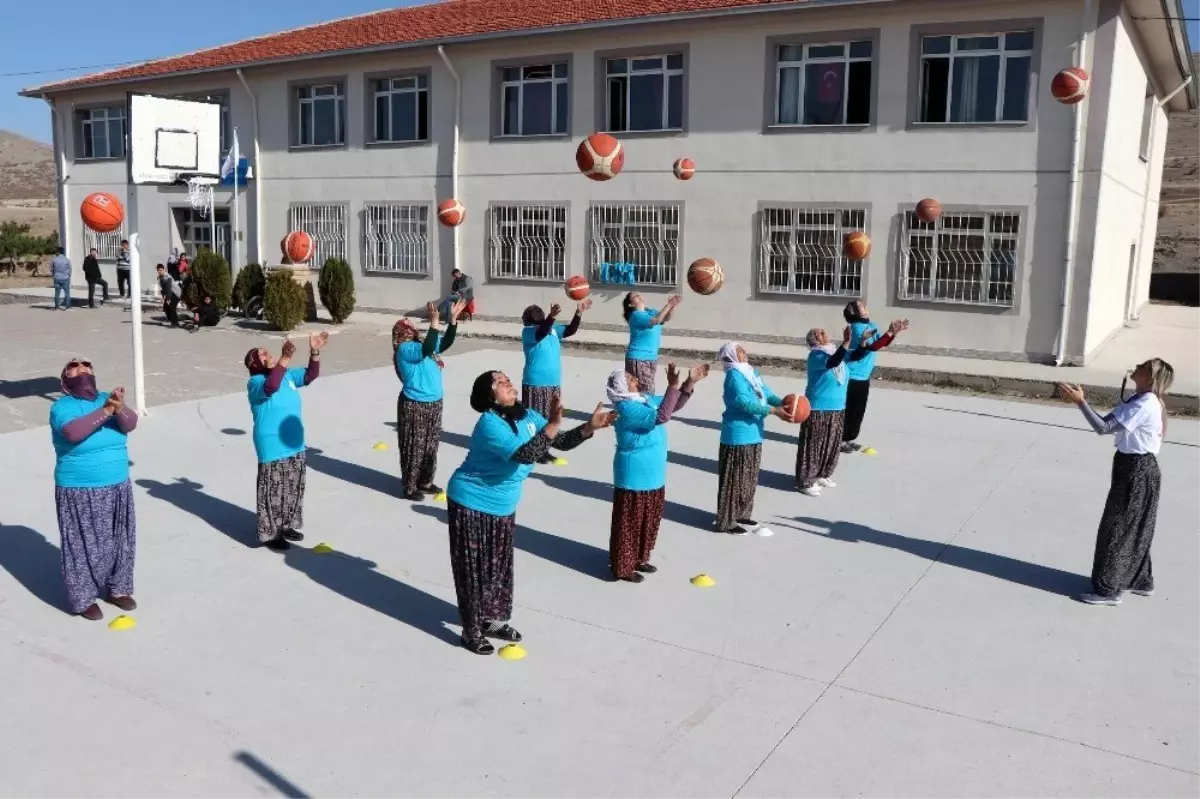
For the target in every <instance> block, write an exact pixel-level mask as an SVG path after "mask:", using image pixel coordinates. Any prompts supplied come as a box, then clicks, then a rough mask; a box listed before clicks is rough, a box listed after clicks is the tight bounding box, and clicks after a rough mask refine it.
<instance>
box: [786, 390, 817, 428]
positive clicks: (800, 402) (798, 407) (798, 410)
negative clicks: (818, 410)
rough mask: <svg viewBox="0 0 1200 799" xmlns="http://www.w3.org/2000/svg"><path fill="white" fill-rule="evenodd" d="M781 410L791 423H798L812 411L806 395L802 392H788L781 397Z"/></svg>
mask: <svg viewBox="0 0 1200 799" xmlns="http://www.w3.org/2000/svg"><path fill="white" fill-rule="evenodd" d="M783 412H784V413H786V414H787V417H788V420H789V421H791V422H792V423H793V424H800V423H801V422H803V421H804V420H805V419H807V418H808V415H809V414H810V413H811V412H812V406H811V405H809V404H808V397H806V396H804V395H803V394H788V395H787V396H786V397H784V398H783Z"/></svg>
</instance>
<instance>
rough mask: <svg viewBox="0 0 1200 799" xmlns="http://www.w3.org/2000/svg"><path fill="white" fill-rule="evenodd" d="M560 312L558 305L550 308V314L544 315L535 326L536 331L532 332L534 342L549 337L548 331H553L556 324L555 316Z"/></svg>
mask: <svg viewBox="0 0 1200 799" xmlns="http://www.w3.org/2000/svg"><path fill="white" fill-rule="evenodd" d="M561 312H562V306H560V305H559V304H558V303H555V304H554V305H551V306H550V313H548V314H546V318H545V319H543V320H542V321H541V322H540V323H539V324H538V326H537V330H535V331H534V332H533V337H534V339H535V340H536V341H541V340H542V339H544V338H545V337H546V336H548V335H550V331H551V330H553V329H554V323H555V322H557V321H558V320H557V318H556V317H557V316H558V315H559V313H561Z"/></svg>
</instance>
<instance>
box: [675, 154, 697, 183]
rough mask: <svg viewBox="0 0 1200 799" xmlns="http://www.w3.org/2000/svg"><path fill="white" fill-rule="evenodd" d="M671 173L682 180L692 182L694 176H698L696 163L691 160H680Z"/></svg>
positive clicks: (676, 162)
mask: <svg viewBox="0 0 1200 799" xmlns="http://www.w3.org/2000/svg"><path fill="white" fill-rule="evenodd" d="M671 171H672V172H674V173H675V177H677V178H679V179H680V180H691V179H692V175H695V174H696V162H695V161H693V160H692V159H690V158H679V159H677V160H676V161H675V163H674V165H672V167H671Z"/></svg>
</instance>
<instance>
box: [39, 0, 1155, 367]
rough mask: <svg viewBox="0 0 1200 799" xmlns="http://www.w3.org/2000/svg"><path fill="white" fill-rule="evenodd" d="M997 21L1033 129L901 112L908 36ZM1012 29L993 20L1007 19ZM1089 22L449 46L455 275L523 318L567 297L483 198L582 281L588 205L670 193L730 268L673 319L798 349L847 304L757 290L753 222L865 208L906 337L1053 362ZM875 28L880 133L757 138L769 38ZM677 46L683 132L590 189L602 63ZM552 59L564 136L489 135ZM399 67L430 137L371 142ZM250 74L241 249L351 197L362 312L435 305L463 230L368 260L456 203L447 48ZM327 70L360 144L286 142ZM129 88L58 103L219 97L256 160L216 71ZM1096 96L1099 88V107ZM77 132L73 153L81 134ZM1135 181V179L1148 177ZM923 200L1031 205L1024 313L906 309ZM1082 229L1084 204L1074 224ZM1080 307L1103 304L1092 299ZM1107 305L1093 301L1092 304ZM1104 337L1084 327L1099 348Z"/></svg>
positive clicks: (633, 154)
mask: <svg viewBox="0 0 1200 799" xmlns="http://www.w3.org/2000/svg"><path fill="white" fill-rule="evenodd" d="M864 20H865V21H864ZM994 20H1024V21H1031V20H1032V21H1033V24H1034V25H1035V26H1036V29H1037V31H1038V36H1039V43H1038V53H1040V58H1039V57H1038V53H1035V63H1034V67H1033V71H1034V75H1033V77H1032V81H1033V83H1032V85H1033V87H1034V92H1033V94H1034V96H1033V98H1032V99H1031V114H1032V117H1031V121H1030V123H1029V124H1028V125H1024V126H1015V127H1003V126H982V127H977V126H971V125H961V126H960V125H949V126H937V127H922V126H913V125H911V124H910V123H909V118H910V111H911V109H912V108H913V106H914V104H915V98H914V97H913V94H912V88H913V84H912V77H913V75H914V70H915V69H917V68H918V65H917V63H916V62H915V61H914V56H913V52H912V45H913V41H914V27H916V28H920V26H926V25H937V24H939V23H948V22H953V23H972V22H978V23H984V22H987V21H994ZM1005 27H1007V26H1006V25H997V26H996V29H1003V28H1005ZM1078 29H1079V18H1078V8H1077V5H1076V4H1073V3H1068V2H1065V1H1064V2H1037V3H1035V2H1023V1H1022V0H1013V1H1012V2H1007V3H1003V4H1000V3H998V4H986V5H985V4H975V3H972V4H970V5H969V6H961V7H960V6H959V5H957V4H946V3H935V2H931V3H913V4H905V5H903V6H899V7H880V8H878V9H874V8H873V9H872V11H871V13H870V14H869V15H864V12H863V10H862V8H847V9H842V10H838V9H832V8H831V9H813V10H809V11H806V12H803V13H796V12H786V13H785V12H773V13H770V14H756V15H749V16H745V17H740V18H738V17H735V18H725V19H722V20H719V21H718V20H710V21H693V22H687V23H684V22H679V23H670V24H657V25H645V26H638V27H625V28H618V29H600V30H596V31H592V32H589V33H585V34H572V35H554V36H537V37H520V38H509V39H498V40H495V41H492V42H488V43H479V44H474V45H463V46H454V47H449V48H447V55H448V56H449V58H450V59H451V60H452V62H453V64H454V67H455V69H456V70H457V72H458V73H459V75H460V76H461V77H462V140H461V153H460V185H459V190H458V199H460V200H461V201H462V202H463V203H464V204H465V206H466V207H467V209H468V213H467V220H466V222H465V223H464V224H463V225H462V226H461V227H460V228H459V236H460V246H461V259H462V260H461V265H462V267H463V269H464V270H465V271H467V272H468V273H470V274H472V275H474V276H475V278H476V282H477V285H478V286H479V289H478V291H477V294H478V297H479V304H480V313H482V314H487V315H492V316H502V317H516V316H519V315H520V312H521V309H522V308H524V307H525V306H526V305H528V304H530V303H534V302H536V303H541V304H548V303H550V302H553V301H562V299H563V294H562V291H561V286H559V285H557V284H554V285H546V284H525V283H520V284H514V283H506V282H501V281H491V280H489V279H488V278H487V252H488V250H487V240H488V230H487V225H486V219H487V209H488V206H489V204H491V203H494V202H536V203H564V204H566V205H567V207H568V208H569V212H568V221H569V231H568V242H567V247H568V253H567V274H585V273H587V271H588V266H589V263H590V261H589V248H588V241H587V236H588V225H587V216H588V209H589V205H590V203H592V202H607V201H612V202H637V201H643V202H648V201H678V202H681V203H682V205H683V220H682V233H681V257H680V261H681V264H687V263H689V262H690V261H692V260H694V259H695V258H698V257H701V256H708V257H713V258H716V259H717V260H718V261H720V262H721V263H722V264H723V266H724V268H725V274H726V285H725V287H724V289H723V290H722V291H721V292H720V293H718V294H716V295H713V296H710V297H699V296H697V295H694V294H691V293H690V292H687V293H686V299H685V303H684V305H683V308H682V309H681V311H680V312H679V314H677V315H676V318H675V320H674V324H673V326H674V327H675V328H677V329H690V330H707V331H728V332H730V334H733V333H736V334H738V335H744V336H751V337H752V336H786V337H798V336H802V335H803V334H804V332H805V331H806V330H807V329H808V328H809V327H814V326H824V327H827V328H830V329H837V330H840V328H841V326H842V324H843V323H842V321H841V313H840V309H841V305H842V304H844V302H845V301H846V300H847V299H848V298H847V297H837V298H831V297H811V296H794V295H792V296H764V295H762V294H759V293H758V292H757V279H758V278H757V253H758V245H759V242H758V219H757V213H758V209H759V207H760V205H762V204H765V203H779V204H820V205H827V206H834V205H836V206H853V207H863V208H866V209H867V211H868V218H867V232H868V233H869V235H870V236H871V239H872V241H873V242H874V249H873V252H872V254H871V256H870V258H869V259H868V261H867V262H866V263H865V264H864V279H863V296H864V297H865V299H866V300H867V301H868V303H869V305H870V306H871V308H872V312H873V316H874V317H876V318H877V319H880V320H884V321H886V320H887V319H889V318H892V317H897V316H905V317H907V318H909V319H910V320H911V322H912V327H911V329H910V332H909V333H908V334H906V336H905V343H907V344H908V345H910V346H918V347H928V348H935V349H950V350H960V351H980V352H986V353H994V354H1001V355H1022V354H1033V355H1038V356H1040V355H1044V354H1046V353H1050V352H1052V351H1053V349H1054V343H1055V339H1056V335H1057V330H1058V321H1059V317H1058V313H1059V305H1060V303H1059V292H1060V285H1061V279H1062V268H1063V247H1064V243H1063V238H1064V231H1065V229H1066V213H1067V174H1068V169H1069V164H1070V144H1071V130H1072V112H1071V110H1070V109H1068V108H1066V107H1063V106H1061V105H1059V104H1057V103H1055V102H1054V101H1053V99H1052V98H1051V96H1050V94H1049V82H1050V77H1051V76H1052V75H1053V73H1054V72H1055V71H1057V69H1060V68H1061V67H1062V66H1065V65H1066V64H1067V63H1069V60H1070V52H1071V47H1072V44H1073V42H1074V41H1075V39H1076V37H1077V34H1078ZM864 30H865V31H866V32H869V33H870V34H871V35H872V36H873V37H874V40H875V42H876V57H875V63H874V72H875V76H876V81H877V85H876V87H875V98H876V100H875V105H874V115H873V124H871V125H870V126H868V127H867V128H864V129H857V130H847V129H839V130H836V131H834V130H820V129H815V130H814V129H808V130H788V131H782V132H777V131H769V132H765V133H764V130H763V123H764V94H765V93H766V92H767V91H768V90H770V91H773V82H774V75H773V71H772V72H771V73H770V77H769V78H768V70H767V56H768V41H767V40H768V37H776V36H781V35H784V34H798V35H802V34H811V33H814V32H819V31H824V32H830V33H831V34H832V33H836V32H839V31H857V32H864ZM667 45H686V47H685V48H684V49H685V51H686V54H687V76H686V77H685V88H686V99H685V132H684V133H681V134H641V135H638V134H625V135H623V136H622V137H621V138H622V142H623V143H624V145H625V147H626V160H625V169H624V171H623V173H622V174H621V176H620V177H619V178H618V179H616V180H614V181H610V182H608V183H595V182H592V181H588V180H586V179H584V178H583V177H581V176H580V175H579V174H578V172H577V171H576V169H575V166H574V161H573V157H572V156H573V153H574V149H575V147H576V145H577V143H578V141H579V139H580V138H582V136H584V135H586V134H587V133H588V132H591V131H592V130H596V129H599V128H600V127H602V122H600V121H598V119H597V117H598V103H597V96H596V91H597V87H598V76H597V74H596V69H597V64H598V58H597V53H598V52H603V51H608V50H613V49H627V48H646V49H647V50H648V51H654V50H659V51H661V50H663V49H671V50H678V49H680V48H678V47H670V48H667V47H666V46H667ZM1096 52H1098V53H1100V52H1103V51H1101V50H1099V49H1098V50H1097V51H1096ZM551 54H570V59H571V89H570V91H571V108H570V134H569V135H568V136H566V137H562V138H546V139H536V140H517V141H493V140H491V135H490V134H491V129H492V124H491V118H492V113H493V107H494V102H493V91H494V88H493V81H492V74H493V72H492V64H493V61H495V60H500V59H514V58H517V59H519V58H522V57H528V58H529V59H530V60H531V61H536V60H538V59H539V57H544V56H547V55H551ZM408 69H421V70H428V72H429V75H430V81H431V95H430V103H431V123H430V129H431V139H432V141H431V142H430V143H428V144H420V145H412V146H404V147H387V146H374V145H370V144H367V143H365V142H366V138H367V137H366V132H367V131H366V129H365V128H366V119H367V117H366V114H365V112H364V109H363V106H364V103H365V102H366V101H367V85H366V76H367V75H370V74H373V73H377V72H382V71H389V70H396V71H403V70H408ZM245 74H246V78H247V80H248V82H249V83H250V85H251V88H252V89H253V91H254V92H255V94H256V96H257V98H258V106H259V123H260V146H261V148H262V154H261V160H260V162H259V163H257V164H255V171H256V179H255V180H254V181H252V183H251V188H250V189H249V190H248V191H246V192H244V196H243V206H242V208H243V211H244V213H243V219H248V220H249V225H248V226H247V228H246V229H247V230H248V231H250V233H249V234H248V235H247V241H246V246H245V248H244V251H245V252H246V253H247V256H246V260H249V259H258V258H260V256H262V255H265V256H266V258H267V260H268V261H272V262H273V261H274V260H275V259H277V258H278V256H277V255H276V253H277V249H276V244H275V242H278V241H279V239H280V238H281V237H282V236H283V235H284V234H285V233H286V231H287V227H288V209H289V208H290V207H291V206H292V205H293V204H294V203H299V202H317V201H320V202H331V203H333V202H337V203H345V204H346V207H347V209H348V211H349V216H348V221H349V224H348V230H347V243H348V248H347V249H348V255H349V260H350V261H351V263H352V264H354V265H355V266H356V267H358V268H359V269H358V271H359V274H358V279H357V285H356V289H357V293H358V299H359V303H360V305H362V306H364V307H375V308H393V309H403V310H408V309H415V308H418V307H420V306H421V305H423V304H424V302H425V301H427V300H429V299H433V298H436V297H439V296H441V295H443V294H444V293H445V291H446V288H447V286H448V283H449V275H448V273H449V269H450V266H451V263H452V258H453V236H452V234H451V232H450V231H449V230H447V229H445V228H440V227H438V228H437V229H436V231H431V236H430V245H429V246H430V259H431V264H432V272H433V276H432V277H426V278H411V277H394V276H376V275H368V274H364V273H363V272H362V270H361V266H362V247H363V230H362V208H363V203H364V202H370V201H382V200H387V201H411V202H413V203H429V204H433V203H435V202H436V201H437V200H439V199H444V198H447V197H449V196H451V187H450V174H451V163H452V153H451V146H450V142H451V130H452V126H453V120H454V84H453V80H452V78H451V76H450V73H449V72H448V70H447V69H446V67H445V66H444V64H443V63H442V61H441V59H440V58H439V57H438V55H437V53H436V51H435V50H432V49H422V50H410V51H394V52H390V53H385V54H378V55H374V56H370V57H353V58H345V57H343V58H330V59H321V60H311V61H301V62H295V63H293V64H289V65H287V66H286V67H284V66H279V67H271V68H257V69H251V70H247V71H246V73H245ZM324 77H338V78H342V79H344V80H345V85H346V89H347V95H348V96H347V108H348V113H347V136H346V138H347V144H346V146H345V147H339V148H331V149H320V150H298V149H295V148H290V147H289V140H290V137H289V115H290V114H291V111H292V107H291V104H290V100H289V97H290V85H291V82H296V81H306V80H310V79H314V78H324ZM768 79H769V80H770V81H771V85H770V88H769V87H768V84H767V81H768ZM168 87H169V88H168ZM119 89H120V91H114V89H113V88H110V89H106V90H95V92H92V93H85V92H80V93H77V95H73V96H71V98H70V100H67V98H65V97H60V98H58V104H59V108H60V109H62V108H63V107H64V103H66V104H68V105H69V103H70V102H75V103H76V104H77V105H78V104H82V103H85V102H92V101H95V100H98V99H105V98H107V99H113V98H122V97H123V96H124V91H125V90H126V89H129V90H133V91H151V92H154V93H158V94H175V93H182V92H191V91H202V90H203V91H208V90H213V89H228V91H229V93H230V98H231V113H232V116H233V120H234V124H235V125H236V126H238V127H239V129H240V132H241V141H242V144H243V148H244V150H246V154H247V155H249V154H250V153H251V149H252V142H251V137H250V131H251V127H252V126H251V113H250V102H249V98H248V97H247V96H246V94H245V92H244V91H243V90H242V89H241V87H240V84H239V83H238V82H237V79H236V77H233V76H231V75H228V74H226V73H222V74H221V75H214V76H212V78H208V79H206V78H193V79H189V80H188V81H170V82H164V81H159V82H157V83H147V84H139V85H134V86H129V87H119ZM1121 91H1122V92H1123V93H1124V92H1125V89H1122V90H1121ZM1122 96H1123V95H1122ZM1097 99H1098V98H1096V97H1093V100H1092V103H1093V104H1096V101H1097ZM1100 138H1101V139H1102V140H1104V141H1106V140H1107V139H1106V137H1100ZM67 140H68V145H69V146H71V145H73V142H74V137H73V136H69V137H67ZM1134 147H1135V149H1136V136H1135V145H1134ZM682 155H687V156H689V157H691V158H693V159H694V160H695V161H696V163H697V165H698V172H697V176H696V178H695V179H693V180H692V181H690V182H680V181H677V180H675V179H674V178H673V176H672V175H671V172H670V167H671V163H672V162H673V161H674V159H675V158H677V157H679V156H682ZM70 160H71V159H68V164H69V170H70V172H71V177H70V180H69V182H68V199H67V203H68V207H75V205H74V204H75V203H77V202H78V201H79V200H80V199H82V197H83V195H84V194H86V193H87V192H88V191H92V190H96V189H101V188H103V189H108V190H123V189H122V188H121V187H123V184H124V169H125V167H124V162H120V163H116V162H104V163H79V162H75V163H74V164H71V163H70ZM1159 163H1161V162H1159ZM1143 175H1144V172H1143ZM1135 185H1138V186H1140V185H1141V184H1140V183H1139V182H1136V181H1135ZM257 191H261V192H262V195H263V196H262V206H263V208H262V210H263V224H262V230H261V235H260V238H261V240H262V242H263V247H262V252H261V253H259V252H258V251H257V250H256V247H255V241H254V239H255V235H254V233H253V231H254V230H255V228H254V221H255V220H254V218H253V217H254V212H253V209H254V199H255V198H254V194H255V192H257ZM185 195H186V193H185V192H184V191H183V190H181V189H162V188H157V187H142V188H141V189H139V193H138V198H139V200H138V213H139V220H140V228H141V231H142V233H143V235H144V237H145V247H144V248H143V252H144V253H146V256H145V257H146V260H147V262H148V263H149V264H150V265H152V264H153V262H154V261H156V260H160V259H161V257H160V256H155V255H151V253H156V252H162V253H163V254H164V256H165V252H166V251H167V249H168V248H169V246H170V242H169V240H168V238H167V232H168V230H169V227H170V225H169V223H168V212H167V210H166V209H167V205H168V203H186V196H185ZM1099 195H1100V192H1099V191H1096V192H1088V193H1087V194H1086V196H1085V200H1084V205H1085V210H1086V209H1087V206H1088V205H1089V204H1092V205H1093V208H1092V210H1091V212H1090V218H1091V219H1092V220H1093V221H1094V222H1096V223H1099V221H1101V219H1104V218H1108V216H1106V215H1107V214H1108V212H1107V211H1105V212H1104V213H1103V214H1102V213H1101V212H1100V211H1099V210H1097V207H1096V206H1095V205H1094V204H1095V202H1096V201H1095V198H1096V197H1097V196H1099ZM228 196H229V190H228V189H224V190H221V192H220V193H219V194H218V197H219V199H218V202H220V201H221V200H224V199H226V198H227V197H228ZM927 196H928V197H935V198H937V199H939V200H940V201H941V202H942V204H943V206H944V207H945V208H946V209H947V210H948V211H953V210H955V209H959V208H961V209H964V210H965V209H978V208H987V209H1005V210H1011V211H1016V212H1019V213H1020V214H1021V216H1022V231H1021V234H1020V244H1019V249H1018V255H1019V265H1018V271H1017V276H1016V286H1015V292H1014V307H1013V308H1011V309H996V308H986V307H969V306H960V305H951V304H935V303H918V302H910V301H903V300H900V299H898V298H897V268H898V267H897V263H898V258H897V253H898V250H899V247H900V231H901V226H902V212H903V211H904V210H907V209H909V208H911V207H912V206H913V204H914V203H915V202H916V201H917V200H918V199H920V198H922V197H927ZM1139 208H1140V206H1139ZM1088 217H1089V214H1084V216H1083V217H1082V218H1084V219H1087V218H1088ZM1127 218H1132V217H1127ZM1087 235H1089V236H1090V231H1089V232H1088V233H1087ZM76 238H81V237H80V236H79V235H78V233H75V234H72V233H68V235H67V237H66V240H67V241H68V243H70V242H72V241H73V240H74V239H76ZM79 256H80V257H82V252H80V253H79ZM1089 263H1090V262H1089ZM1089 285H1090V284H1089ZM600 288H601V287H598V286H596V285H595V284H594V285H593V295H594V296H595V297H596V298H597V300H598V302H597V307H596V308H595V309H593V311H592V314H591V316H590V319H592V320H593V321H595V322H602V323H609V324H619V323H620V321H621V320H620V303H619V299H620V296H621V295H622V294H623V290H618V289H616V288H615V287H614V288H611V290H598V289H600ZM647 293H649V294H650V295H652V297H653V300H654V301H655V302H658V301H660V300H661V299H662V296H663V295H665V294H666V293H667V291H666V290H657V289H649V290H647ZM1084 296H1085V298H1088V299H1089V301H1090V297H1089V295H1087V294H1085V295H1084ZM1122 296H1123V289H1122ZM1109 304H1111V303H1108V301H1104V302H1100V298H1098V300H1097V305H1104V306H1105V307H1107V306H1108V305H1109ZM1075 305H1076V307H1075V309H1074V311H1073V313H1072V317H1073V318H1074V319H1075V320H1076V325H1075V326H1083V327H1084V328H1087V325H1088V322H1087V313H1088V307H1089V302H1079V303H1076V304H1075ZM1073 327H1074V326H1073ZM1099 329H1100V328H1097V330H1098V331H1099ZM1091 335H1092V334H1091V332H1090V331H1089V332H1088V333H1087V336H1088V337H1089V340H1090V337H1091ZM1097 335H1099V333H1097ZM1069 351H1070V354H1071V355H1074V356H1076V357H1079V356H1082V355H1083V352H1084V337H1083V336H1082V335H1081V336H1072V338H1071V345H1070V347H1069Z"/></svg>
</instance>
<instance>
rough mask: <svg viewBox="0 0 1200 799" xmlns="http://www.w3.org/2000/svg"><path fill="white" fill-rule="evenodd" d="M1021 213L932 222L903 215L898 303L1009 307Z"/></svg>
mask: <svg viewBox="0 0 1200 799" xmlns="http://www.w3.org/2000/svg"><path fill="white" fill-rule="evenodd" d="M1020 232H1021V215H1020V214H1016V213H1012V212H1009V211H976V212H963V213H949V212H947V213H943V214H942V216H941V217H940V218H939V219H938V221H937V222H924V221H922V220H921V219H919V218H918V217H917V215H916V214H914V213H913V212H912V211H909V212H907V213H906V214H905V225H904V234H903V240H902V241H903V246H902V251H901V258H900V299H903V300H922V301H926V302H947V303H961V304H964V305H993V306H999V307H1002V308H1011V307H1012V305H1013V285H1014V283H1015V279H1016V272H1017V244H1018V240H1019V236H1020Z"/></svg>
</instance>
